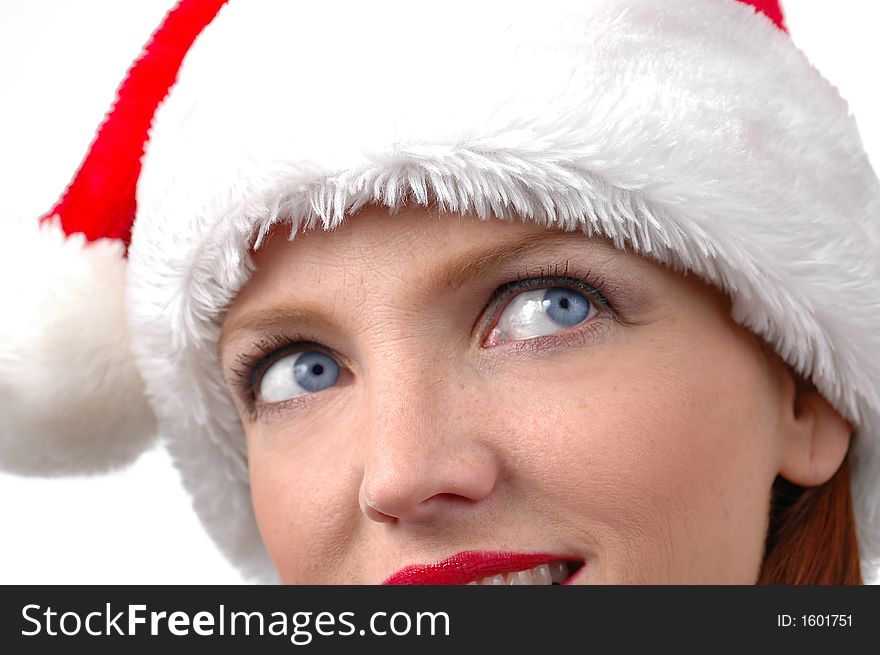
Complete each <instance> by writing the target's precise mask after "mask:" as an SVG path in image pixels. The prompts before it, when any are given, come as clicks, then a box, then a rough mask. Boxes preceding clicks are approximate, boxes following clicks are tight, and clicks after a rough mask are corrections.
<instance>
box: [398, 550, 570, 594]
mask: <svg viewBox="0 0 880 655" xmlns="http://www.w3.org/2000/svg"><path fill="white" fill-rule="evenodd" d="M576 559H578V558H576V557H571V556H570V555H557V554H553V553H509V552H508V553H505V552H486V551H476V550H468V551H463V552H460V553H456V554H455V555H453V556H452V557H448V558H446V559H444V560H443V561H440V562H437V563H435V564H413V565H411V566H405V567H404V568H402V569H400V570H399V571H397V573H394V574H393V575H391V576H390V577H389V578H388V579H387V580H385V582H383V583H382V584H386V585H452V584H466V583H468V582H471V581H473V580H479V579H481V578H484V577H486V576H489V575H496V574H498V573H510V572H512V571H525V570H526V569H530V568H533V567H535V566H538V565H540V564H548V563H550V562H559V561H566V560H567V561H571V560H576Z"/></svg>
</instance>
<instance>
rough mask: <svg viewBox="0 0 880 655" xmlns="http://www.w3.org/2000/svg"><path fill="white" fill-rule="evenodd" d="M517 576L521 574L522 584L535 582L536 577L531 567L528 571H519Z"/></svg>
mask: <svg viewBox="0 0 880 655" xmlns="http://www.w3.org/2000/svg"><path fill="white" fill-rule="evenodd" d="M517 576H519V583H520V584H527V585H533V584H535V579H534V578H533V577H532V571H531V569H529V570H528V571H520V572H519V573H517Z"/></svg>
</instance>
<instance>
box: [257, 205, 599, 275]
mask: <svg viewBox="0 0 880 655" xmlns="http://www.w3.org/2000/svg"><path fill="white" fill-rule="evenodd" d="M289 230H290V227H289V226H288V225H286V224H283V225H276V226H275V228H273V230H272V231H271V232H270V234H269V236H268V237H267V239H266V240H265V241H264V242H263V244H262V245H261V247H260V248H259V249H256V250H253V251H252V256H253V260H254V263H255V264H256V267H257V273H256V274H257V275H258V274H261V273H266V272H268V271H269V270H270V269H287V270H293V269H296V270H298V271H300V272H301V271H303V269H314V267H315V266H319V267H323V268H324V269H331V268H345V269H347V270H352V269H354V268H357V267H359V266H363V267H365V268H382V269H384V270H394V269H395V268H396V267H406V269H407V270H412V268H413V267H414V266H415V267H417V268H421V267H426V266H429V265H430V264H431V262H433V261H435V260H439V259H443V258H447V257H449V256H451V255H456V254H460V253H462V252H465V253H470V254H472V255H473V256H474V258H475V259H476V258H479V255H481V254H484V255H485V254H490V251H493V250H510V251H512V252H511V255H517V254H520V255H521V254H524V253H527V252H529V250H531V249H537V248H539V247H541V246H565V245H568V246H571V245H572V244H573V243H578V244H581V245H582V246H583V247H585V248H589V249H591V252H592V253H593V254H597V255H598V254H599V253H600V252H603V251H604V252H605V253H607V254H608V255H611V254H614V253H615V252H616V249H615V248H614V246H613V244H612V243H611V241H610V240H609V239H606V238H605V237H602V236H598V235H596V236H591V237H587V236H586V235H585V234H584V233H583V232H581V231H577V232H566V231H563V230H561V229H559V228H554V227H547V226H543V225H539V224H537V223H535V222H534V221H529V220H521V219H518V218H513V219H501V218H490V219H486V220H482V219H480V218H478V217H476V216H473V215H464V216H462V215H459V214H438V213H436V212H435V211H432V210H431V209H429V208H425V207H420V206H419V207H408V208H405V209H403V210H402V211H400V212H398V213H395V214H391V213H389V212H388V210H387V209H386V208H384V207H374V206H370V207H367V208H365V209H364V210H362V211H361V212H359V213H357V214H355V215H353V216H349V217H347V218H346V221H345V223H343V224H342V225H341V226H340V227H339V228H337V229H335V230H322V229H312V230H309V231H306V232H300V233H298V234H295V235H293V236H294V238H293V239H292V240H291V239H289V238H288V237H289Z"/></svg>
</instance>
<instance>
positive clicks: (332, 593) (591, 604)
mask: <svg viewBox="0 0 880 655" xmlns="http://www.w3.org/2000/svg"><path fill="white" fill-rule="evenodd" d="M878 618H880V592H878V590H877V589H876V588H874V587H870V586H866V587H714V586H713V587H709V586H706V587H676V586H669V587H590V586H582V587H573V586H568V587H564V586H546V587H539V586H535V587H528V586H526V587H504V588H497V587H483V588H482V589H481V588H479V587H478V586H447V587H360V586H351V587H307V586H302V587H233V586H229V587H225V586H224V587H167V586H155V587H148V586H144V587H122V586H119V587H117V586H100V587H99V586H91V587H74V586H70V587H62V586H45V587H40V586H36V587H34V586H21V587H5V588H4V589H3V592H2V601H0V647H2V650H3V652H7V653H13V652H25V649H27V652H62V649H64V650H65V651H67V650H68V649H71V648H73V649H75V652H89V653H104V652H107V653H116V652H119V651H120V649H124V648H127V647H130V646H141V645H143V646H146V647H148V648H152V649H162V651H166V652H178V651H179V652H183V651H184V650H185V649H186V650H189V649H192V648H193V647H214V646H217V645H219V642H220V641H225V642H227V644H228V645H229V646H233V647H243V648H247V649H248V651H249V652H277V653H283V652H287V653H290V652H296V651H301V650H307V651H315V652H339V651H341V650H343V651H348V650H354V649H361V648H366V649H368V651H369V652H373V651H374V650H375V649H377V648H378V649H381V650H382V652H407V653H409V652H414V649H415V651H416V652H449V649H450V648H456V647H461V646H475V645H484V644H485V645H488V646H490V647H492V648H493V650H494V649H495V648H514V649H515V651H514V652H522V651H523V650H524V649H540V648H547V647H554V646H566V647H570V646H573V647H576V648H577V649H578V650H586V649H590V648H595V647H608V646H610V647H615V648H624V649H628V648H636V647H644V646H645V645H648V646H650V647H661V646H664V647H672V648H679V647H689V648H690V647H696V648H701V649H712V650H714V649H715V648H717V647H723V648H729V647H742V648H749V649H753V648H759V649H762V650H761V652H763V648H764V647H770V646H774V647H775V646H783V647H788V648H802V647H805V646H807V647H810V648H809V650H813V649H814V648H824V647H826V646H827V647H834V648H839V647H844V648H846V647H856V646H857V645H862V646H863V645H865V644H870V643H873V642H875V641H876V637H877V635H878V633H880V622H878ZM227 644H223V645H224V646H225V645H227ZM10 647H12V648H10ZM80 649H82V650H80Z"/></svg>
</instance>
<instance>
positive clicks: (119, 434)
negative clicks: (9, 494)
mask: <svg viewBox="0 0 880 655" xmlns="http://www.w3.org/2000/svg"><path fill="white" fill-rule="evenodd" d="M0 267H2V273H0V275H2V277H3V280H4V281H3V284H2V285H0V306H2V307H4V308H5V309H4V319H3V321H0V415H2V417H3V418H2V421H0V468H3V469H6V470H8V471H13V472H16V473H25V474H38V475H47V474H48V475H52V474H68V473H82V472H96V471H106V470H109V469H112V468H114V467H117V466H121V465H123V464H127V463H129V462H131V461H132V460H133V459H134V458H136V457H137V456H138V455H139V454H140V453H141V452H142V451H143V450H144V449H145V448H146V446H148V445H149V444H150V443H152V441H153V438H154V434H155V418H154V416H153V413H152V410H151V409H150V406H149V404H148V403H147V400H146V398H145V396H144V384H143V381H142V380H141V377H140V373H138V370H137V368H136V367H135V365H134V359H133V357H132V353H131V348H130V333H129V327H128V322H127V320H126V316H125V312H124V308H123V293H124V289H125V267H126V263H125V258H124V254H123V246H122V243H120V242H118V241H115V240H114V241H110V240H100V241H97V242H94V243H91V244H86V243H85V239H84V238H83V236H82V235H81V234H79V235H75V236H73V237H70V238H65V236H64V232H63V231H62V230H61V227H60V225H59V224H58V223H57V221H53V222H51V223H46V224H43V225H42V226H41V225H39V223H38V222H37V221H36V220H35V219H34V220H29V221H27V222H22V223H15V222H9V223H7V224H5V225H4V226H3V236H2V238H0Z"/></svg>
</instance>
